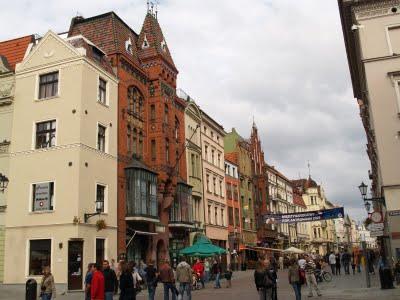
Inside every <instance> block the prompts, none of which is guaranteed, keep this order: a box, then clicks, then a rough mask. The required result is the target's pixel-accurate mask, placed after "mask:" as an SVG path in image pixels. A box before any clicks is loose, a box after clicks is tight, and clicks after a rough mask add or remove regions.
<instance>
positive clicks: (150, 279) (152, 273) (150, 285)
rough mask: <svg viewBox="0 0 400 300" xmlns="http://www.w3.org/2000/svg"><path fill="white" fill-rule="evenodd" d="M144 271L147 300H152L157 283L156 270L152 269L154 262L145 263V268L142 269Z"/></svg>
mask: <svg viewBox="0 0 400 300" xmlns="http://www.w3.org/2000/svg"><path fill="white" fill-rule="evenodd" d="M144 271H145V272H146V282H147V290H148V292H149V300H154V296H155V294H156V288H157V281H158V273H157V269H156V268H155V267H154V260H150V261H149V262H148V263H147V267H146V268H145V269H144Z"/></svg>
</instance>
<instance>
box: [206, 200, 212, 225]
mask: <svg viewBox="0 0 400 300" xmlns="http://www.w3.org/2000/svg"><path fill="white" fill-rule="evenodd" d="M207 216H208V223H209V224H212V222H211V205H210V204H209V205H208V211H207Z"/></svg>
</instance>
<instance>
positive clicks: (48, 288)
mask: <svg viewBox="0 0 400 300" xmlns="http://www.w3.org/2000/svg"><path fill="white" fill-rule="evenodd" d="M55 298H56V286H55V284H54V277H53V275H52V274H51V272H50V267H48V266H46V267H44V268H43V277H42V282H41V284H40V299H41V300H51V299H55Z"/></svg>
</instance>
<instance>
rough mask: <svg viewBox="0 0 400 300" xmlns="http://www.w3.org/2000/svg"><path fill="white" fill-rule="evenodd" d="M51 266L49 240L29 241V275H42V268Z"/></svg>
mask: <svg viewBox="0 0 400 300" xmlns="http://www.w3.org/2000/svg"><path fill="white" fill-rule="evenodd" d="M50 264H51V240H50V239H46V240H30V241H29V275H31V276H32V275H42V270H43V267H46V266H50Z"/></svg>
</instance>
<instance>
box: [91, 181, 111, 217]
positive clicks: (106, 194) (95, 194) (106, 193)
mask: <svg viewBox="0 0 400 300" xmlns="http://www.w3.org/2000/svg"><path fill="white" fill-rule="evenodd" d="M98 185H101V186H103V187H104V207H103V212H102V213H101V214H102V215H106V214H108V184H105V183H103V182H100V181H96V182H95V185H94V196H95V197H94V203H95V204H94V211H96V200H97V186H98Z"/></svg>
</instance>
